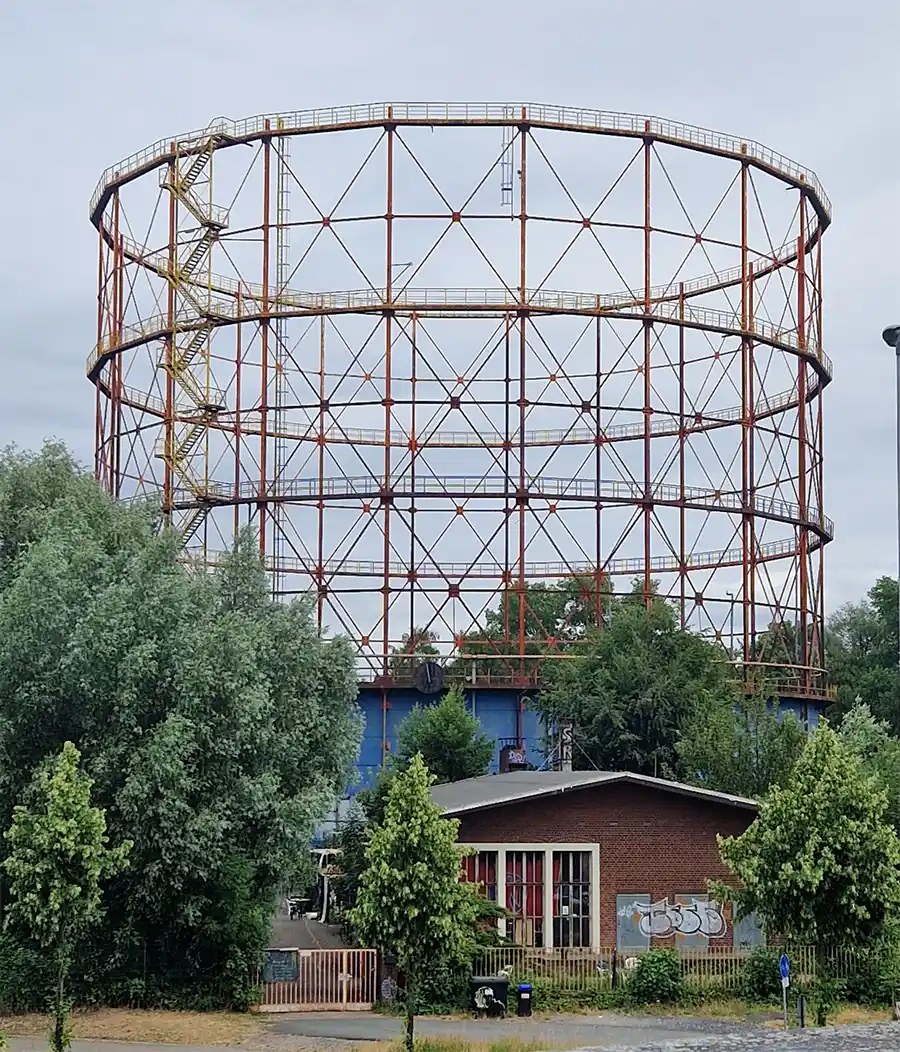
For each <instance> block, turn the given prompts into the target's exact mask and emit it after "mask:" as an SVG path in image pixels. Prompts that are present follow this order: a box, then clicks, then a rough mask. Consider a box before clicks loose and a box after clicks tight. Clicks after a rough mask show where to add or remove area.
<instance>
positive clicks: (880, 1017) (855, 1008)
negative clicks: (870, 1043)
mask: <svg viewBox="0 0 900 1052" xmlns="http://www.w3.org/2000/svg"><path fill="white" fill-rule="evenodd" d="M773 1011H774V1009H773ZM815 1018H816V1013H815V1005H814V1002H813V999H812V998H807V1001H806V1025H807V1027H812V1026H814V1025H815ZM893 1018H894V1013H893V1011H892V1010H891V1009H889V1008H870V1007H868V1006H867V1005H841V1007H840V1008H838V1010H837V1011H836V1012H835V1013H834V1014H833V1015H830V1016H829V1017H828V1025H829V1026H850V1025H851V1024H853V1023H889V1022H890V1021H891V1020H892V1019H893ZM788 1021H789V1022H790V1025H791V1026H792V1027H793V1026H797V1005H796V1003H795V1004H788ZM765 1025H766V1026H768V1027H772V1028H773V1029H778V1028H780V1027H783V1026H784V1022H783V1020H782V1018H781V1015H780V1014H779V1017H778V1019H770V1020H769V1021H768V1022H766V1024H765Z"/></svg>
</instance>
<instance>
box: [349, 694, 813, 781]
mask: <svg viewBox="0 0 900 1052" xmlns="http://www.w3.org/2000/svg"><path fill="white" fill-rule="evenodd" d="M383 698H384V695H383V693H382V691H381V690H380V689H379V688H377V687H367V686H363V687H361V688H360V692H359V705H360V708H361V709H362V713H363V719H364V721H365V724H364V730H363V741H362V749H361V751H360V757H359V763H358V766H357V769H358V778H357V781H356V783H355V784H354V785H352V786H350V789H349V793H348V795H350V796H353V795H354V794H355V793H357V792H358V791H359V790H360V789H365V788H368V787H369V786H370V785H372V783H373V782H374V780H375V778H376V776H377V774H378V771H379V770H380V768H381V766H382V762H383V759H382V758H383V756H390V754H391V753H392V752H394V751H395V750H396V747H397V731H398V729H399V727H400V724H401V723H402V722H403V721H404V720H405V719H406V717H407V716H408V715H409V714H410V712H412V710H413V709H414V708H415V706H416V705H423V706H424V705H428V704H434V703H435V702H436V701H437V698H438V696H437V695H435V696H433V697H430V698H429V697H427V696H425V695H423V694H420V693H419V691H417V690H414V689H411V688H404V687H394V688H391V689H389V690H388V692H387V700H388V707H387V709H386V710H385V711H383V710H382V701H383ZM465 698H466V708H467V709H468V710H469V712H471V713H473V714H474V715H475V716H476V717H477V718H478V721H479V722H480V724H481V727H482V730H483V731H484V733H485V734H487V735H488V736H489V737H491V738H493V739H494V740H495V741H496V742H497V745H496V747H495V749H494V758H493V760H492V761H491V770H492V771H496V770H497V769H498V767H499V762H500V747H501V745H503V744H506V743H511V742H514V741H515V740H516V739H517V738H518V720H519V714H520V708H521V720H522V733H523V738H524V742H525V747H526V750H527V756H528V761H529V763H532V764H534V766H535V767H540V766H541V764H543V763H544V761H545V760H546V757H547V754H546V743H545V731H544V727H543V725H542V723H541V721H540V719H539V717H538V715H537V713H536V712H534V711H533V710H532V709H530V708H529V707H528V705H527V699H526V704H525V705H524V706H522V695H521V694H520V693H518V692H517V691H515V690H498V689H496V688H494V689H490V690H487V689H478V688H472V689H470V690H467V691H466V693H465ZM779 708H780V710H781V711H782V712H793V713H794V714H795V715H796V717H797V719H798V720H799V721H800V724H801V725H803V724H804V721H805V722H806V725H807V728H808V730H809V731H810V732H812V731H813V730H815V728H816V727H817V726H818V723H819V710H818V708H817V707H816V706H815V705H814V704H809V703H807V702H804V701H802V700H800V699H796V698H782V699H781V702H780V705H779ZM385 729H386V733H385ZM383 742H386V745H383Z"/></svg>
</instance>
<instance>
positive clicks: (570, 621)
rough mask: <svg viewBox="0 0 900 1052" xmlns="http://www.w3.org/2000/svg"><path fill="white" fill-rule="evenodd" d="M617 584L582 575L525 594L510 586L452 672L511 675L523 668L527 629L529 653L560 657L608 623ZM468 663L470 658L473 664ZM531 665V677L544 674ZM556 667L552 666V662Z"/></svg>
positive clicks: (470, 637)
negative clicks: (521, 648)
mask: <svg viewBox="0 0 900 1052" xmlns="http://www.w3.org/2000/svg"><path fill="white" fill-rule="evenodd" d="M611 603H612V586H611V584H610V581H609V578H608V577H607V576H606V575H605V574H602V573H600V574H581V575H578V576H575V577H568V578H565V579H564V580H561V581H557V582H555V583H553V584H547V583H545V582H543V581H538V582H536V583H533V584H527V585H526V586H525V589H524V591H523V592H519V591H518V590H517V589H516V588H514V587H509V588H507V589H506V590H505V591H504V592H503V593H502V595H501V597H500V604H499V606H498V607H497V608H496V609H494V610H489V611H488V612H487V614H486V615H485V623H484V627H483V628H480V629H476V630H473V631H471V632H468V633H466V636H465V638H464V640H463V641H462V644H461V646H459V647H458V657H457V660H456V661H455V662H454V664H453V667H452V668H451V670H450V671H451V674H452V673H453V672H456V673H458V674H461V675H469V674H471V672H472V670H473V669H474V671H475V673H476V674H477V675H480V676H485V675H497V676H507V677H508V676H509V675H511V674H515V673H516V672H517V671H518V669H519V663H518V661H517V659H516V657H510V655H518V654H519V631H520V622H521V628H522V629H523V631H524V653H525V654H526V655H531V656H533V657H540V656H541V655H543V654H554V653H559V652H560V651H561V650H566V649H568V648H569V647H571V646H572V645H573V644H574V643H577V642H579V641H580V640H583V639H584V638H585V636H586V635H587V634H588V633H589V632H590V631H591V630H592V629H596V628H598V627H599V626H600V625H602V624H604V623H605V622H606V619H607V617H608V614H609V610H610V605H611ZM467 659H468V660H467ZM535 664H536V663H533V662H532V663H529V665H528V669H529V670H531V674H533V675H537V676H538V677H540V675H542V674H543V671H545V670H546V669H545V668H544V665H543V663H537V665H538V667H537V668H535ZM546 664H547V665H552V662H548V663H546Z"/></svg>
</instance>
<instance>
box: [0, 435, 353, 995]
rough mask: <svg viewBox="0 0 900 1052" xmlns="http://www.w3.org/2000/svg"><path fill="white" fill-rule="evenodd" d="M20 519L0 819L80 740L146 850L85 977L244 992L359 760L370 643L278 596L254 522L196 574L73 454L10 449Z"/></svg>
mask: <svg viewBox="0 0 900 1052" xmlns="http://www.w3.org/2000/svg"><path fill="white" fill-rule="evenodd" d="M32 502H33V504H34V506H32ZM0 523H5V524H7V525H8V529H9V534H8V535H7V537H6V538H4V543H3V545H0V559H5V561H0V582H3V583H2V587H0V823H2V824H3V825H4V826H5V825H8V824H9V821H10V820H11V815H12V807H13V804H14V802H16V801H17V800H18V799H20V797H21V794H22V792H23V791H24V788H25V786H26V785H27V784H28V782H29V780H30V778H31V775H32V772H33V771H34V770H35V768H36V767H37V766H38V765H39V764H40V763H41V761H42V760H43V759H44V758H45V757H47V756H49V755H55V754H56V753H58V752H59V750H60V748H61V747H62V744H63V743H64V742H66V741H71V742H73V743H74V744H75V745H76V747H77V748H78V749H79V750H80V751H81V754H82V758H83V764H84V768H85V770H86V772H87V773H88V774H89V775H90V777H91V778H92V779H93V780H94V794H95V801H96V803H97V805H98V806H100V807H102V808H103V809H104V810H105V811H106V817H107V822H108V825H109V830H110V836H111V837H112V839H113V841H114V842H119V841H122V840H124V839H131V840H133V841H134V844H135V848H134V851H133V860H132V865H131V866H130V867H129V869H128V870H127V871H125V872H124V873H122V874H120V875H119V876H117V877H115V878H114V879H113V880H112V881H111V884H110V887H109V889H108V893H107V901H108V910H107V913H106V917H105V919H104V920H103V921H102V922H101V925H100V926H99V927H98V928H96V929H95V930H94V932H93V933H92V936H91V938H90V939H89V940H88V945H87V947H86V949H85V951H84V954H83V955H82V957H83V959H82V960H81V961H80V962H79V965H78V967H80V969H81V972H82V973H86V972H89V973H90V974H92V975H93V976H95V977H97V976H101V977H102V976H108V977H110V980H111V979H113V978H119V979H121V980H123V981H125V980H129V981H130V980H131V979H135V978H141V980H142V981H143V977H145V976H146V977H149V979H148V981H150V980H152V981H153V983H154V984H155V986H156V987H157V988H159V987H162V988H163V989H165V988H169V989H172V988H180V989H192V990H195V989H196V988H197V984H198V981H200V980H198V977H201V980H203V981H205V980H206V979H207V978H208V979H209V981H210V982H212V981H213V980H215V981H216V983H217V987H218V988H219V989H224V990H230V991H232V996H233V997H235V998H242V997H244V996H246V994H247V993H248V992H249V989H250V988H249V986H248V976H250V974H251V973H252V970H253V968H254V966H255V964H256V962H257V960H258V955H259V952H260V950H261V949H263V948H264V947H265V944H266V942H267V941H268V939H269V937H270V930H271V919H272V915H273V913H274V910H275V903H276V898H277V896H278V893H279V892H280V891H281V890H282V889H286V888H289V887H291V886H296V885H297V884H299V883H301V882H302V880H303V878H304V876H305V872H302V871H304V870H305V869H306V860H307V858H308V846H309V843H310V840H311V839H312V836H313V834H314V832H315V829H316V828H317V827H318V824H319V823H320V821H321V820H322V818H323V817H324V816H325V814H326V813H327V811H328V809H329V808H330V807H331V806H332V805H333V801H334V799H335V798H336V796H337V795H338V794H339V793H340V792H342V791H343V789H344V787H345V786H346V784H347V782H348V781H349V777H350V774H351V772H352V768H353V764H354V763H355V761H356V758H357V752H358V745H359V741H360V733H361V721H360V718H359V713H358V707H357V705H356V693H357V684H356V674H355V667H354V657H353V653H352V650H351V648H350V646H349V645H348V644H347V642H346V641H344V640H341V639H331V640H326V639H322V638H320V636H319V635H318V632H317V630H316V625H315V622H314V619H313V617H312V615H311V609H310V606H309V604H308V602H307V601H305V600H301V601H299V602H294V603H291V604H280V603H276V602H273V601H272V599H271V598H270V595H269V588H268V585H267V580H266V577H265V573H264V571H263V568H262V566H261V564H260V561H259V557H258V549H257V545H256V542H255V538H254V537H253V536H252V535H251V534H244V535H242V537H241V539H240V542H239V544H238V546H237V549H236V550H235V552H234V553H232V554H231V555H230V556H229V557H227V558H225V559H224V560H223V562H222V564H221V565H220V566H219V567H218V568H217V569H216V571H215V572H213V573H209V574H207V573H197V572H196V571H194V570H191V569H189V568H187V567H185V566H183V565H182V564H181V563H180V562H179V559H178V545H177V541H176V539H175V538H174V537H172V536H171V535H170V534H169V532H168V531H163V532H162V533H159V532H158V531H157V529H156V525H157V524H156V521H155V519H154V517H153V515H152V514H151V512H150V511H149V510H147V509H142V508H140V507H133V506H127V505H124V504H117V503H115V502H113V501H112V500H110V499H109V498H108V497H107V496H106V495H105V494H104V493H103V492H101V491H100V489H99V488H98V487H97V486H96V484H95V483H94V482H93V480H92V479H90V478H89V477H87V476H86V475H85V474H84V473H83V472H81V471H80V470H79V469H78V468H77V467H76V466H75V465H74V464H73V463H72V462H71V460H70V459H68V458H67V456H66V455H65V454H64V451H61V450H60V448H59V447H56V446H50V447H47V448H46V449H45V450H44V451H43V452H42V453H40V454H36V455H29V454H18V453H15V452H8V453H7V454H5V455H3V456H2V457H0ZM3 553H5V554H3ZM76 970H77V969H76ZM74 978H75V971H74V970H73V980H74ZM220 981H221V982H220Z"/></svg>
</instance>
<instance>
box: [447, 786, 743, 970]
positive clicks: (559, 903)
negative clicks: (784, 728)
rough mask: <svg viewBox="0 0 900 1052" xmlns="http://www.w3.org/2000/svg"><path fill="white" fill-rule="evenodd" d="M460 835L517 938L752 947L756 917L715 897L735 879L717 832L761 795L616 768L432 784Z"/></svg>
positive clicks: (738, 822) (471, 872) (550, 943)
mask: <svg viewBox="0 0 900 1052" xmlns="http://www.w3.org/2000/svg"><path fill="white" fill-rule="evenodd" d="M432 796H433V799H434V801H435V802H436V803H437V804H438V806H439V807H440V808H441V809H442V811H443V812H444V814H445V815H446V816H447V817H448V818H457V819H459V820H460V830H459V842H460V843H461V844H465V845H467V846H469V847H471V848H473V849H474V851H475V854H474V855H472V856H471V857H469V858H467V859H466V860H465V863H464V867H465V868H464V879H467V880H470V881H473V882H478V883H480V884H482V885H483V886H484V892H485V894H486V895H487V897H488V898H490V899H493V900H495V901H499V902H503V903H505V905H506V908H507V909H508V910H509V911H510V913H511V914H512V915H513V919H512V920H509V921H505V922H503V923H504V924H505V925H506V926H507V934H508V935H509V936H510V937H511V938H513V939H514V940H515V942H516V943H517V944H519V945H526V946H535V947H584V948H588V947H590V948H592V949H611V948H612V947H616V948H617V949H618V950H619V951H620V952H629V951H639V950H642V949H647V948H648V947H650V946H651V945H654V946H655V945H675V946H677V947H679V948H684V949H690V950H693V951H701V952H702V951H703V950H706V949H712V950H721V951H732V950H746V949H748V948H750V947H752V946H755V945H758V944H760V943H761V942H762V933H761V932H760V930H759V927H758V925H757V924H756V923H755V922H754V921H753V920H747V921H742V922H741V923H740V924H738V925H734V924H733V923H732V917H733V910H732V907H731V903H714V902H710V901H709V896H708V894H707V881H708V880H710V879H711V878H712V879H727V877H728V872H727V870H726V869H725V868H724V866H723V865H722V862H721V859H720V857H719V850H718V846H717V843H716V834H722V835H725V836H729V835H734V834H740V833H742V832H743V831H744V830H745V829H746V828H747V826H748V825H750V823H751V822H752V821H753V819H754V818H755V817H756V811H757V805H756V803H755V801H753V800H748V799H745V798H743V797H739V796H730V795H728V794H727V793H716V792H711V791H709V790H706V789H698V788H696V787H694V786H688V785H682V784H680V783H678V782H669V781H664V780H663V779H659V778H649V777H646V776H644V775H637V774H629V773H618V772H597V771H592V772H582V771H563V772H536V771H513V772H509V773H507V774H499V775H486V776H485V777H483V778H470V779H467V780H465V781H461V782H454V783H452V784H449V785H438V786H435V787H434V788H433V789H432Z"/></svg>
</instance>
